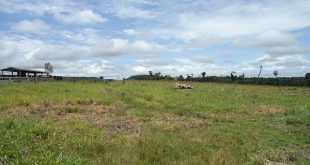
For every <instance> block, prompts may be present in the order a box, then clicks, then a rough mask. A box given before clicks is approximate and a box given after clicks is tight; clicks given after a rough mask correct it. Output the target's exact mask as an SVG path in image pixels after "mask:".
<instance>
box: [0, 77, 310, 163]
mask: <svg viewBox="0 0 310 165" xmlns="http://www.w3.org/2000/svg"><path fill="white" fill-rule="evenodd" d="M154 75H155V74H154ZM207 78H208V77H205V79H207ZM228 79H230V77H228ZM188 83H189V84H190V85H192V86H193V89H192V90H176V89H174V88H173V86H174V82H170V81H141V82H138V81H125V84H123V83H122V81H114V82H111V83H108V84H105V83H103V82H102V83H98V82H97V83H94V82H93V83H90V82H83V81H78V82H76V83H73V82H66V81H61V82H46V83H37V84H33V83H20V84H15V83H11V84H0V135H1V136H0V164H10V163H11V164H265V163H266V164H275V163H287V164H309V163H310V156H309V155H310V102H309V96H310V89H309V88H298V87H282V88H281V90H279V88H277V87H273V86H256V85H239V84H218V83H197V82H196V83H195V82H188ZM279 83H280V78H279ZM273 84H274V81H273Z"/></svg>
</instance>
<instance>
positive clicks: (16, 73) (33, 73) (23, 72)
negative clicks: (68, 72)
mask: <svg viewBox="0 0 310 165" xmlns="http://www.w3.org/2000/svg"><path fill="white" fill-rule="evenodd" d="M1 76H2V77H44V76H49V75H48V73H47V72H43V71H38V70H31V69H24V68H16V67H8V68H4V69H1Z"/></svg>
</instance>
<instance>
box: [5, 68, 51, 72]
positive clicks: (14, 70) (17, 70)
mask: <svg viewBox="0 0 310 165" xmlns="http://www.w3.org/2000/svg"><path fill="white" fill-rule="evenodd" d="M1 70H2V71H10V72H19V71H21V72H27V73H46V72H43V71H38V70H31V69H25V68H16V67H8V68H3V69H1Z"/></svg>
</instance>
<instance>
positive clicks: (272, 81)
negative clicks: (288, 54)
mask: <svg viewBox="0 0 310 165" xmlns="http://www.w3.org/2000/svg"><path fill="white" fill-rule="evenodd" d="M260 74H261V68H260V72H259V74H258V76H257V77H245V75H244V73H243V74H241V75H237V74H236V72H234V71H232V72H231V74H230V76H206V72H202V73H201V75H200V76H198V77H194V75H193V74H187V75H186V76H183V75H180V76H176V77H172V76H170V75H162V74H161V73H160V72H156V73H153V71H149V73H148V74H144V75H135V76H131V77H129V78H128V80H177V81H192V82H215V83H237V84H257V85H275V86H299V87H302V86H308V87H310V73H307V74H306V75H305V77H278V75H279V72H278V71H276V70H275V71H274V72H273V75H274V77H269V78H265V77H260Z"/></svg>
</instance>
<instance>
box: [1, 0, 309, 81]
mask: <svg viewBox="0 0 310 165" xmlns="http://www.w3.org/2000/svg"><path fill="white" fill-rule="evenodd" d="M309 47H310V1H308V0H295V1H291V0H273V1H267V0H266V1H264V0H247V1H246V0H239V1H237V0H235V1H231V0H169V1H166V0H153V1H149V0H127V1H123V0H79V1H76V0H44V1H39V0H36V1H31V0H23V1H20V0H0V59H1V60H0V67H1V68H4V67H8V66H16V67H26V68H32V69H42V68H43V66H44V63H45V62H51V63H52V65H53V66H54V74H56V75H65V76H104V77H109V78H117V79H121V78H122V77H128V76H131V75H135V74H147V73H148V71H149V70H152V71H153V72H161V73H162V74H164V75H165V74H169V75H172V76H177V75H180V74H182V75H186V74H191V73H193V74H194V75H195V76H199V75H200V74H201V72H203V71H205V72H206V73H207V75H229V74H230V72H232V71H235V72H237V74H242V73H245V75H246V76H256V75H257V72H258V70H259V66H260V65H262V66H263V72H262V76H265V77H270V76H272V73H273V71H274V70H278V71H279V76H304V75H305V73H307V72H310V53H309Z"/></svg>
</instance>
